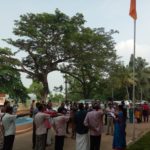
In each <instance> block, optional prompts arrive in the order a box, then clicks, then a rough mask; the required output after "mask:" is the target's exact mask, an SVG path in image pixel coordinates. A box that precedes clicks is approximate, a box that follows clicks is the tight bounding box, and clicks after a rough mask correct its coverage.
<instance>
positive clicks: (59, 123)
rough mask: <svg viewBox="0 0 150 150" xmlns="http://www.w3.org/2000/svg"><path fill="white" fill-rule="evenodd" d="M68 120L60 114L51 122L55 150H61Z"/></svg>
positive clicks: (67, 117)
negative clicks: (54, 134) (54, 133)
mask: <svg viewBox="0 0 150 150" xmlns="http://www.w3.org/2000/svg"><path fill="white" fill-rule="evenodd" d="M68 120H69V116H65V115H64V114H62V115H61V116H58V117H55V118H54V120H53V127H54V130H55V132H56V136H55V150H63V146H64V138H65V135H66V125H67V122H68Z"/></svg>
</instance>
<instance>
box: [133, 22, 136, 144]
mask: <svg viewBox="0 0 150 150" xmlns="http://www.w3.org/2000/svg"><path fill="white" fill-rule="evenodd" d="M135 54H136V20H134V39H133V93H132V94H133V97H132V101H133V141H134V140H135V115H134V111H135V82H134V81H135Z"/></svg>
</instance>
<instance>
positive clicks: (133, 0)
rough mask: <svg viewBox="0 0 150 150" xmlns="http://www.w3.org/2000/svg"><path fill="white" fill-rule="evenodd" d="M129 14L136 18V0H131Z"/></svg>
mask: <svg viewBox="0 0 150 150" xmlns="http://www.w3.org/2000/svg"><path fill="white" fill-rule="evenodd" d="M129 15H130V16H131V17H132V18H133V19H134V20H136V19H137V13H136V0H131V4H130V12H129Z"/></svg>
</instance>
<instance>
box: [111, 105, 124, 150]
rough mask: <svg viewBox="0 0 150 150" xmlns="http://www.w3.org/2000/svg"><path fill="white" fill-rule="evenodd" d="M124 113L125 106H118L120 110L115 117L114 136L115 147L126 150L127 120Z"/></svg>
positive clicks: (116, 149)
mask: <svg viewBox="0 0 150 150" xmlns="http://www.w3.org/2000/svg"><path fill="white" fill-rule="evenodd" d="M124 117H125V116H124V114H123V106H122V105H119V106H118V111H117V112H116V113H115V117H114V120H115V121H114V122H115V123H114V136H113V149H114V150H125V148H126V132H125V128H126V122H125V118H124Z"/></svg>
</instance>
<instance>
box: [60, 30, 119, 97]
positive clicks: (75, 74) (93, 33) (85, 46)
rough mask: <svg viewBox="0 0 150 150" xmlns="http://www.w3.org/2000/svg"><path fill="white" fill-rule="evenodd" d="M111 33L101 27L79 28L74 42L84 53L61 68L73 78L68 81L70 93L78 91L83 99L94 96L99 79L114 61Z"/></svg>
mask: <svg viewBox="0 0 150 150" xmlns="http://www.w3.org/2000/svg"><path fill="white" fill-rule="evenodd" d="M113 33H115V32H114V31H110V32H105V30H104V29H103V28H98V29H90V28H83V29H82V30H81V32H80V34H79V35H78V42H77V43H76V44H77V45H78V47H79V49H80V51H81V52H84V53H80V55H79V56H78V57H76V59H75V60H71V61H70V63H69V65H68V66H67V67H66V68H65V66H64V68H62V72H64V73H67V74H68V75H70V76H71V77H72V78H73V79H71V80H70V81H69V82H70V86H71V87H70V90H71V91H70V92H71V93H76V94H77V93H79V94H80V95H81V98H85V99H87V98H93V97H94V95H95V92H96V91H97V89H99V88H98V87H99V86H101V84H100V82H99V81H100V79H102V78H106V75H107V73H108V70H109V69H110V68H111V67H112V66H113V65H114V64H115V63H116V59H117V56H116V51H115V48H114V45H115V42H114V40H113V37H112V34H113ZM99 92H100V91H99Z"/></svg>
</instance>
